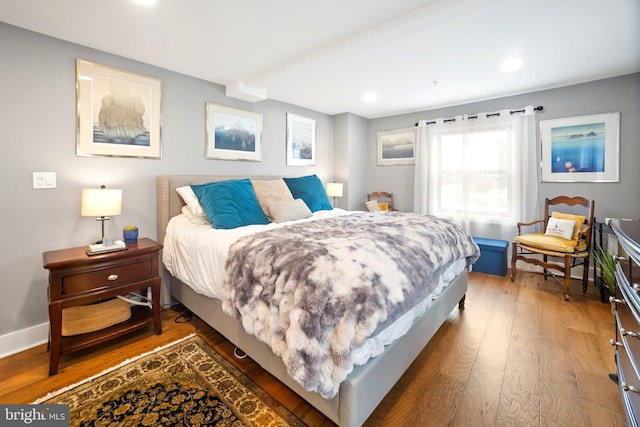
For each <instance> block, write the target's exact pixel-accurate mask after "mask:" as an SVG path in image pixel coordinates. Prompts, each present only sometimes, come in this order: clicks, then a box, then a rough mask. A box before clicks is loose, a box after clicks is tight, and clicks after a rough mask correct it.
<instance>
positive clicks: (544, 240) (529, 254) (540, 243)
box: [511, 196, 595, 301]
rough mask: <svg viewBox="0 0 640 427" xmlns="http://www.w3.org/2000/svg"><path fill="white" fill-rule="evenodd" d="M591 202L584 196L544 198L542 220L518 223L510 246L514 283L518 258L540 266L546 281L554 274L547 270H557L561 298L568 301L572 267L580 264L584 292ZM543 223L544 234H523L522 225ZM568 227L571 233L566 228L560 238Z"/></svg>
mask: <svg viewBox="0 0 640 427" xmlns="http://www.w3.org/2000/svg"><path fill="white" fill-rule="evenodd" d="M594 205H595V202H594V201H593V200H587V199H585V198H584V197H567V196H558V197H554V198H553V199H545V202H544V219H539V220H536V221H533V222H529V223H523V222H519V223H518V236H516V238H515V241H514V242H513V245H512V257H511V281H512V282H513V281H514V280H515V277H516V262H517V261H524V262H526V263H529V264H535V265H538V266H540V267H542V268H543V272H544V278H545V280H546V279H547V277H548V276H554V277H555V275H553V274H552V273H549V272H548V271H547V270H556V271H559V272H561V273H562V274H563V276H564V280H563V288H564V299H565V301H569V285H570V284H571V269H572V268H573V267H577V266H582V291H583V292H586V291H587V284H588V279H589V255H590V250H591V240H592V239H591V233H592V231H593V215H594ZM567 221H573V223H571V224H569V223H568V222H567ZM550 222H551V226H550V225H549V224H550ZM542 223H544V232H543V233H529V234H522V230H523V228H524V227H530V226H534V225H536V224H542ZM570 226H573V227H574V228H573V230H572V232H568V230H567V229H566V228H565V230H564V234H565V237H559V234H560V233H562V232H563V231H562V230H561V228H562V227H570ZM567 233H568V234H569V236H567ZM566 237H571V238H570V239H568V238H566ZM540 257H542V259H540ZM549 258H560V259H562V262H550V261H549Z"/></svg>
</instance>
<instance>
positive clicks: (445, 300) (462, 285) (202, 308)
mask: <svg viewBox="0 0 640 427" xmlns="http://www.w3.org/2000/svg"><path fill="white" fill-rule="evenodd" d="M238 178H242V177H238V176H235V177H232V176H219V175H164V176H159V177H158V178H157V192H158V199H157V203H158V210H157V211H158V212H157V214H158V240H159V241H161V242H162V241H164V235H165V230H166V227H167V224H168V222H169V219H170V218H171V217H173V216H175V215H177V214H179V213H180V211H181V208H182V206H183V205H184V203H183V202H182V199H181V198H180V197H179V196H178V194H177V192H176V188H178V187H181V186H184V185H192V184H203V183H207V182H212V181H220V180H225V179H238ZM251 178H254V179H274V177H251ZM170 282H171V294H172V295H173V297H175V298H176V299H177V300H178V301H180V302H181V303H182V304H183V305H184V306H185V307H187V308H188V309H189V310H191V311H192V312H193V313H194V314H196V315H197V316H198V317H200V318H201V319H202V320H204V321H205V322H207V324H209V325H211V327H213V328H214V329H216V330H217V331H218V332H220V333H221V334H222V335H224V336H225V337H226V338H227V339H228V340H229V341H230V342H232V343H233V344H234V345H235V346H237V347H238V348H240V349H241V350H242V351H243V352H245V353H247V354H248V355H249V357H251V358H252V359H253V360H254V361H256V362H257V363H258V364H259V365H260V366H262V367H263V368H264V369H265V370H266V371H268V372H269V373H271V374H272V375H273V376H275V377H276V378H278V379H279V380H280V381H281V382H283V383H284V384H286V385H287V387H289V388H291V389H292V390H293V391H295V392H296V393H298V394H299V395H300V396H302V398H304V399H305V400H306V401H307V402H309V403H310V404H311V405H313V406H314V407H316V408H317V409H318V410H319V411H320V412H322V413H323V414H325V415H326V416H327V417H328V418H329V419H331V420H332V421H333V422H335V423H336V424H338V425H339V426H341V427H355V426H361V425H362V424H363V423H364V422H365V421H366V420H367V418H368V417H369V416H370V415H371V413H372V412H373V411H374V410H375V408H376V407H377V406H378V404H379V403H380V402H381V401H382V399H383V398H384V397H385V396H386V394H387V393H388V392H389V390H391V388H392V387H393V386H394V385H395V383H396V382H397V381H398V380H399V379H400V377H401V376H402V374H403V373H404V372H405V371H406V370H407V368H408V367H409V365H411V363H412V362H413V360H414V359H415V358H416V357H417V356H418V354H420V352H421V351H422V349H423V348H424V347H425V346H426V344H427V343H428V342H429V340H430V339H431V338H432V337H433V335H435V333H436V332H437V330H438V329H439V328H440V326H441V325H442V324H443V323H444V321H445V320H446V319H447V317H448V316H449V313H450V312H451V311H452V310H453V309H454V308H455V306H456V305H458V306H459V308H460V309H463V308H464V297H465V293H466V291H467V273H466V271H464V272H463V273H462V274H460V275H459V276H458V277H457V278H456V279H455V280H454V281H453V282H452V283H451V284H450V285H449V286H447V287H446V288H445V290H444V291H443V293H442V294H441V296H440V297H439V298H438V299H437V300H436V301H434V303H433V304H432V305H431V307H430V308H429V309H428V310H427V312H426V313H425V314H424V315H423V316H422V317H421V318H420V319H419V320H418V321H417V322H416V323H415V324H414V325H413V326H412V327H411V329H410V330H409V332H408V333H407V334H406V335H405V336H403V337H402V338H400V339H399V340H397V341H396V342H394V343H393V344H391V345H389V346H388V347H387V348H386V349H385V351H384V352H383V353H382V354H381V355H380V356H378V357H376V358H373V359H371V360H369V361H368V362H367V363H366V364H365V365H362V366H357V367H355V368H354V370H353V371H352V372H351V373H350V374H349V376H348V377H347V379H346V380H345V381H343V382H342V383H341V384H340V390H339V392H338V394H337V395H336V396H335V397H334V398H332V399H330V400H328V399H324V398H322V397H321V396H320V395H319V394H317V393H315V392H309V391H306V390H304V389H303V388H302V387H301V386H300V385H299V384H298V383H297V382H295V381H294V380H293V379H292V378H291V377H290V376H289V374H288V373H287V371H286V368H285V366H284V363H283V362H282V360H281V359H280V358H278V357H277V356H275V355H274V354H273V353H272V351H271V349H270V348H269V347H268V346H267V345H266V344H264V343H262V342H260V341H258V340H257V339H256V338H255V337H253V336H251V335H249V334H247V333H246V332H245V331H244V329H243V328H242V324H241V323H240V321H238V320H236V319H233V318H232V317H230V316H228V315H226V314H225V313H224V312H223V311H222V309H221V307H220V305H221V304H220V301H219V300H216V299H212V298H208V297H205V296H203V295H200V294H198V293H196V292H195V291H193V290H192V289H191V288H190V287H189V286H187V285H185V284H184V283H182V282H181V281H180V280H178V279H176V278H175V277H170Z"/></svg>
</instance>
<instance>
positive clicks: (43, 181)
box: [33, 172, 56, 189]
mask: <svg viewBox="0 0 640 427" xmlns="http://www.w3.org/2000/svg"><path fill="white" fill-rule="evenodd" d="M33 188H35V189H44V188H56V173H55V172H34V173H33Z"/></svg>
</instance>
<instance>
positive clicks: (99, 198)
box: [80, 188, 122, 216]
mask: <svg viewBox="0 0 640 427" xmlns="http://www.w3.org/2000/svg"><path fill="white" fill-rule="evenodd" d="M121 212H122V190H112V189H106V188H84V189H83V190H82V208H81V210H80V215H82V216H109V215H120V213H121Z"/></svg>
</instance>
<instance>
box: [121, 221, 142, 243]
mask: <svg viewBox="0 0 640 427" xmlns="http://www.w3.org/2000/svg"><path fill="white" fill-rule="evenodd" d="M122 237H123V238H124V242H125V243H138V227H136V226H135V225H127V226H126V227H125V228H124V230H122Z"/></svg>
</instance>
